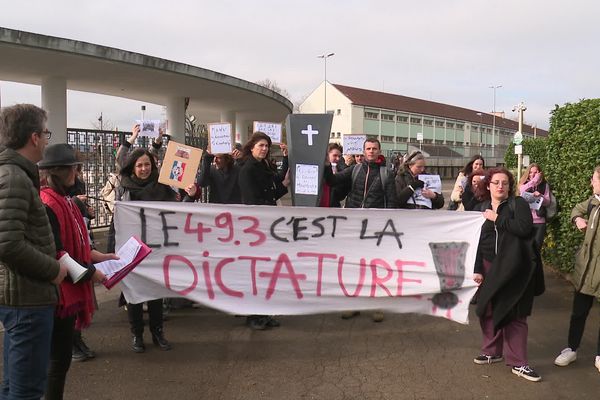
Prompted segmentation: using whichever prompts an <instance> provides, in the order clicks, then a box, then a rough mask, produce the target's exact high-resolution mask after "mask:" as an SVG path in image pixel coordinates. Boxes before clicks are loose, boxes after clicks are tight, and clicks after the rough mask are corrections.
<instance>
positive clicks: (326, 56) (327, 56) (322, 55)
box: [317, 53, 335, 114]
mask: <svg viewBox="0 0 600 400" xmlns="http://www.w3.org/2000/svg"><path fill="white" fill-rule="evenodd" d="M334 55H335V53H326V54H321V55H320V56H317V58H322V59H323V61H324V62H325V87H324V89H325V101H324V105H323V108H324V110H323V113H324V114H326V113H327V59H328V58H329V57H332V56H334Z"/></svg>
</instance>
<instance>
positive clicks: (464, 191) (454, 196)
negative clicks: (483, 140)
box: [449, 154, 485, 211]
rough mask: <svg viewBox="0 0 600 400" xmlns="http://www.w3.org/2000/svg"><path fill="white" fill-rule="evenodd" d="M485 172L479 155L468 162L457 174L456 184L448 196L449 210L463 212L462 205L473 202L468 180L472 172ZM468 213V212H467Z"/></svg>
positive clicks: (483, 161)
mask: <svg viewBox="0 0 600 400" xmlns="http://www.w3.org/2000/svg"><path fill="white" fill-rule="evenodd" d="M484 170H485V160H484V159H483V157H482V156H480V155H479V154H477V155H475V156H473V157H472V158H471V159H470V160H469V162H468V163H467V164H466V165H465V166H464V168H463V169H461V170H460V172H459V173H458V177H457V178H456V182H454V188H453V189H452V193H451V194H450V201H451V203H450V206H449V209H451V210H452V209H454V210H459V211H463V210H464V209H465V207H464V205H465V204H468V203H470V202H471V201H472V200H473V193H474V191H473V189H472V188H471V181H470V180H469V179H468V178H469V175H471V173H472V172H476V171H480V172H483V171H484ZM467 211H468V210H467Z"/></svg>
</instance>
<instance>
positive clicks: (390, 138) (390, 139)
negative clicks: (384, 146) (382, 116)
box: [381, 136, 394, 142]
mask: <svg viewBox="0 0 600 400" xmlns="http://www.w3.org/2000/svg"><path fill="white" fill-rule="evenodd" d="M381 141H382V142H393V141H394V137H393V136H381Z"/></svg>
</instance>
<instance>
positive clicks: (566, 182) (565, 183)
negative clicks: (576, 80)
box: [505, 99, 600, 272]
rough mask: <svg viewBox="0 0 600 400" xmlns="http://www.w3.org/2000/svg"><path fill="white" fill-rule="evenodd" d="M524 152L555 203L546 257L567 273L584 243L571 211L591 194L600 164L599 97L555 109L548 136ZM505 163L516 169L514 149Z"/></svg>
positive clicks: (528, 144)
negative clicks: (556, 208) (556, 209)
mask: <svg viewBox="0 0 600 400" xmlns="http://www.w3.org/2000/svg"><path fill="white" fill-rule="evenodd" d="M523 154H529V156H530V161H531V162H535V163H538V164H540V167H541V168H542V171H544V174H545V176H546V179H547V180H548V182H549V183H550V187H551V188H552V192H553V193H554V195H555V196H556V198H557V200H558V205H559V212H558V215H557V217H556V218H554V219H553V220H552V221H551V222H550V223H549V224H548V230H547V233H546V240H545V242H544V249H543V256H544V259H545V261H546V262H549V263H550V264H552V265H553V266H555V267H556V268H558V269H559V270H561V271H563V272H569V271H571V270H572V269H573V262H574V255H575V252H576V251H577V248H578V247H579V245H580V244H581V240H582V234H581V233H579V232H578V231H577V230H576V229H575V228H574V226H573V224H572V223H571V220H570V215H571V210H572V209H573V207H574V206H575V204H577V203H580V202H582V201H584V200H585V199H587V198H588V197H589V196H590V195H591V187H590V178H591V176H592V172H593V170H594V168H595V167H596V165H600V99H592V100H581V101H580V102H579V103H575V104H569V103H567V104H565V105H564V106H562V107H559V106H558V105H557V106H556V108H555V109H554V110H553V111H552V117H551V118H550V131H549V135H548V138H547V139H540V138H537V139H527V140H524V141H523ZM505 161H506V165H507V166H508V167H509V168H516V164H517V158H516V156H515V155H514V146H512V145H511V146H510V147H509V149H508V150H507V154H506V156H505Z"/></svg>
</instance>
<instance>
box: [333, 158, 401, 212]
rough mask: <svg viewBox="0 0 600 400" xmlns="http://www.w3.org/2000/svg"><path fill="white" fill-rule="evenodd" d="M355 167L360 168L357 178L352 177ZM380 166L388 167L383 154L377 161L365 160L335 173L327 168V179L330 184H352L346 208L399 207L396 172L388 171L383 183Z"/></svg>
mask: <svg viewBox="0 0 600 400" xmlns="http://www.w3.org/2000/svg"><path fill="white" fill-rule="evenodd" d="M355 168H358V169H359V170H358V173H357V174H356V178H355V179H352V174H353V172H354V169H355ZM380 168H386V165H385V158H383V157H382V156H380V157H379V158H378V159H377V161H372V162H366V161H365V162H363V163H361V164H358V165H356V166H351V167H348V168H346V169H344V170H343V171H341V172H340V173H338V174H335V175H334V174H333V173H332V172H331V168H325V180H326V181H327V183H328V184H329V185H330V186H337V185H341V186H343V185H349V186H350V192H349V193H348V197H347V198H346V208H398V202H397V200H396V191H395V188H394V174H393V173H391V172H390V171H387V173H386V175H387V179H386V182H384V183H383V184H382V182H381V173H380V171H379V169H380Z"/></svg>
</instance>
